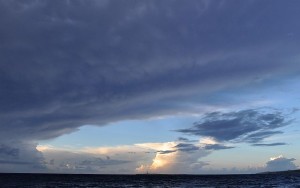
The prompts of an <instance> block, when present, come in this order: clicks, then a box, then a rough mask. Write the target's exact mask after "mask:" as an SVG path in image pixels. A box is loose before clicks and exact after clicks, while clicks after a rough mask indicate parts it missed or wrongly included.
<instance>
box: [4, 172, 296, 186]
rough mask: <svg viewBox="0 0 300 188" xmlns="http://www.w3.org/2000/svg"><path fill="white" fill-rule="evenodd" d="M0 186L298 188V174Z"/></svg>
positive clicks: (45, 177)
mask: <svg viewBox="0 0 300 188" xmlns="http://www.w3.org/2000/svg"><path fill="white" fill-rule="evenodd" d="M0 187H5V188H6V187H300V175H299V174H298V175H288V174H287V175H279V174H255V175H62V174H0Z"/></svg>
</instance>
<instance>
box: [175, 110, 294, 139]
mask: <svg viewBox="0 0 300 188" xmlns="http://www.w3.org/2000/svg"><path fill="white" fill-rule="evenodd" d="M291 122H292V120H290V119H289V117H287V115H285V114H284V113H282V112H280V111H278V110H271V109H264V110H263V109H250V110H242V111H237V112H229V113H221V112H212V113H208V114H206V115H205V116H204V117H203V118H202V119H201V120H200V121H199V122H196V123H194V126H193V127H191V128H188V129H180V130H177V131H178V132H182V133H186V134H191V135H198V136H210V137H213V138H215V139H216V140H218V141H236V142H249V143H258V142H261V141H262V140H263V139H265V138H268V137H270V136H273V135H276V134H281V133H282V132H281V131H276V129H278V128H281V127H284V126H287V125H289V124H290V123H291Z"/></svg>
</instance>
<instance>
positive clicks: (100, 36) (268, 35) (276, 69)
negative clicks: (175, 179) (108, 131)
mask: <svg viewBox="0 0 300 188" xmlns="http://www.w3.org/2000/svg"><path fill="white" fill-rule="evenodd" d="M282 3H283V2H282V1H279V0H275V1H274V0H272V1H259V0H257V1H251V2H245V1H234V0H228V1H207V0H201V1H198V0H197V1H196V0H191V1H188V2H181V1H160V0H153V1H143V0H142V1H131V0H129V1H106V0H103V1H98V0H74V1H67V0H41V1H18V0H12V1H6V0H0V25H1V29H0V41H1V42H0V49H1V50H0V86H1V87H0V106H1V108H0V144H5V145H14V146H15V144H11V143H12V142H13V141H16V143H30V148H29V146H27V147H25V148H27V149H28V151H32V152H33V153H38V152H37V151H36V149H35V147H36V144H32V143H35V141H39V140H47V139H51V138H55V137H58V136H61V135H64V134H67V133H70V132H73V131H76V130H77V129H78V127H80V126H82V125H98V126H103V125H106V124H108V123H111V122H116V121H121V120H128V119H144V118H149V117H155V116H159V115H169V114H176V113H180V112H185V113H188V112H190V111H193V112H194V111H195V109H194V108H193V107H191V106H192V105H191V104H193V105H198V106H201V105H204V106H205V105H209V104H204V102H202V101H204V100H203V97H204V96H206V95H208V94H211V93H214V92H216V91H220V90H223V89H228V88H236V87H239V86H241V85H247V84H248V85H251V84H255V83H257V82H258V80H259V82H264V81H268V80H270V79H271V80H272V79H276V78H277V76H279V77H280V76H286V75H294V74H295V73H298V72H297V70H299V64H298V63H297V59H298V57H299V50H298V49H300V43H299V39H300V35H297V33H300V32H299V31H300V26H299V21H298V19H297V18H298V17H299V10H298V9H297V7H299V6H300V2H299V1H296V0H291V1H289V2H284V3H287V4H289V5H286V6H282ZM254 10H255V16H253V11H254ZM197 110H198V109H197ZM250 112H251V110H250V111H249V113H250ZM241 113H245V114H244V115H243V114H241ZM247 113H248V112H247V111H243V112H238V113H236V114H232V115H231V116H232V118H235V119H236V121H234V120H228V119H227V120H220V121H223V123H225V124H223V125H224V126H225V127H227V128H231V129H232V130H233V131H234V132H233V134H232V135H230V134H229V132H228V131H226V130H225V129H224V131H225V133H224V135H221V134H220V133H217V132H216V131H215V132H214V130H212V129H211V128H210V127H218V128H219V125H220V124H219V123H218V122H217V121H214V123H215V124H214V125H211V124H210V126H206V124H201V123H200V124H198V125H195V127H193V128H192V129H185V130H180V131H181V132H184V133H189V134H196V135H208V136H212V137H216V138H217V139H219V140H235V139H242V140H244V141H246V142H251V143H257V142H259V141H261V140H263V139H264V138H266V137H269V136H271V135H274V134H279V133H280V131H273V130H272V129H271V127H272V128H279V127H281V126H283V125H284V123H287V122H285V121H284V120H285V119H284V117H283V119H282V117H281V116H280V114H279V117H277V115H278V114H269V115H267V114H265V115H263V114H262V115H261V116H259V114H255V111H253V112H251V113H254V116H259V117H260V118H264V119H261V120H259V121H261V122H264V123H265V124H264V125H265V126H266V127H263V126H260V125H258V124H256V123H257V122H252V121H250V122H248V123H249V126H242V127H240V128H238V127H236V126H239V125H241V123H240V122H238V121H239V120H241V121H242V120H243V121H246V119H243V117H244V116H247ZM227 115H228V114H227ZM227 115H226V114H225V116H227ZM249 115H250V114H248V116H249ZM211 116H214V115H213V114H211ZM274 116H276V117H274ZM249 118H250V117H249ZM257 120H258V119H257ZM282 121H284V122H282ZM231 123H232V124H233V126H232V125H231ZM229 124H230V125H229ZM200 130H201V131H200ZM256 131H259V132H256ZM246 134H247V135H246ZM250 134H252V135H250ZM242 136H246V137H245V138H242ZM32 141H34V142H32ZM4 142H5V143H4ZM21 145H22V144H21ZM1 146H3V145H1ZM5 147H10V146H5ZM5 147H4V146H3V147H2V150H1V151H0V155H1V157H3V161H7V160H6V159H4V156H7V157H14V155H16V154H17V153H18V152H21V150H19V147H11V148H15V149H12V150H10V149H7V148H6V149H5ZM22 151H23V150H22ZM1 168H2V167H1Z"/></svg>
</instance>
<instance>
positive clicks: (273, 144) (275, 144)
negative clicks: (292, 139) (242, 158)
mask: <svg viewBox="0 0 300 188" xmlns="http://www.w3.org/2000/svg"><path fill="white" fill-rule="evenodd" d="M284 145H287V144H286V143H283V142H276V143H270V144H252V146H284Z"/></svg>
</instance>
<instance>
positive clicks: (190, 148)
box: [175, 143, 199, 152]
mask: <svg viewBox="0 0 300 188" xmlns="http://www.w3.org/2000/svg"><path fill="white" fill-rule="evenodd" d="M175 148H176V149H177V150H178V151H183V152H194V151H197V150H199V147H198V146H195V145H194V144H186V143H179V144H177V145H176V146H175Z"/></svg>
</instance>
